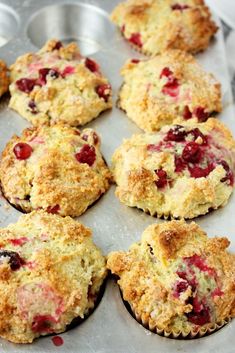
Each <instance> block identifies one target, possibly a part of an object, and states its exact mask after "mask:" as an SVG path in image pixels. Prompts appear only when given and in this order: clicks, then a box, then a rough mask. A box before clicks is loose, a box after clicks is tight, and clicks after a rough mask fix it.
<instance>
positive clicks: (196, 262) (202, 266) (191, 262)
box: [184, 254, 216, 277]
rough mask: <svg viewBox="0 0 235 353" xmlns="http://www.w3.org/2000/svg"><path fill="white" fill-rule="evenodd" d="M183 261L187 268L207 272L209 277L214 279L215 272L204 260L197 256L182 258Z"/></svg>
mask: <svg viewBox="0 0 235 353" xmlns="http://www.w3.org/2000/svg"><path fill="white" fill-rule="evenodd" d="M184 261H185V262H186V264H187V265H188V266H195V267H197V268H198V269H199V270H200V271H202V272H207V273H208V274H209V275H210V276H214V277H216V272H215V270H214V269H213V268H212V267H209V266H208V265H207V264H206V262H205V260H204V259H203V258H202V257H201V256H200V255H197V254H194V255H193V256H189V257H184Z"/></svg>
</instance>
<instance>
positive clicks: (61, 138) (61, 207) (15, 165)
mask: <svg viewBox="0 0 235 353" xmlns="http://www.w3.org/2000/svg"><path fill="white" fill-rule="evenodd" d="M22 143H23V144H26V145H27V146H29V148H31V154H30V156H29V157H28V158H27V159H25V160H20V159H18V158H17V156H16V154H15V152H14V150H15V146H19V144H22ZM81 153H84V157H83V159H77V156H81ZM87 153H88V154H87ZM90 153H91V156H90V157H89V154H90ZM89 158H92V159H89ZM111 179H112V177H111V173H110V171H109V169H108V167H107V165H106V164H105V162H104V160H103V158H102V155H101V153H100V138H99V136H98V135H97V134H96V133H95V131H93V130H92V129H84V130H83V132H82V133H80V131H79V130H78V129H76V128H72V127H69V126H64V125H62V124H61V125H60V124H58V125H54V126H51V127H49V126H41V127H33V128H27V129H25V130H24V131H23V133H22V135H21V137H18V136H16V135H14V136H13V137H12V138H11V140H10V141H9V142H8V144H7V145H6V147H5V149H4V151H3V153H2V159H1V162H0V180H1V185H2V190H3V193H4V195H5V197H6V198H7V199H8V200H9V202H10V203H11V204H13V205H15V206H16V207H17V208H20V209H22V210H23V211H25V212H30V211H31V210H33V209H41V208H42V209H44V210H47V211H48V212H52V213H59V214H60V215H62V216H66V215H70V216H79V215H81V214H82V213H83V212H85V211H86V209H87V208H88V207H89V206H90V205H91V204H92V203H93V202H95V201H96V200H97V199H99V197H100V196H101V195H102V194H103V193H104V192H105V191H107V189H108V188H109V185H110V182H111Z"/></svg>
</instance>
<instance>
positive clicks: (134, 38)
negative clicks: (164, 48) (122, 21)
mask: <svg viewBox="0 0 235 353" xmlns="http://www.w3.org/2000/svg"><path fill="white" fill-rule="evenodd" d="M128 40H129V42H131V43H132V44H134V45H136V46H137V47H139V48H141V47H142V46H143V43H142V40H141V35H140V33H132V35H131V36H130V38H129V39H128Z"/></svg>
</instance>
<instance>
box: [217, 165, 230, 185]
mask: <svg viewBox="0 0 235 353" xmlns="http://www.w3.org/2000/svg"><path fill="white" fill-rule="evenodd" d="M219 164H221V165H222V167H223V168H224V170H225V171H226V175H225V177H224V178H222V179H221V182H222V183H224V182H227V181H228V184H229V185H230V186H233V184H234V175H233V172H232V171H231V169H230V167H229V165H228V163H227V162H226V161H221V162H219Z"/></svg>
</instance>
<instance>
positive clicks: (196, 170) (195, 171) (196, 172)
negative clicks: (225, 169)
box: [189, 163, 215, 179]
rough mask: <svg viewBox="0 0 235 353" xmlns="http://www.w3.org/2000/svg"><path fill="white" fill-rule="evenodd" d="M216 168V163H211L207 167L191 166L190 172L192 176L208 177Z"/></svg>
mask: <svg viewBox="0 0 235 353" xmlns="http://www.w3.org/2000/svg"><path fill="white" fill-rule="evenodd" d="M214 169H215V167H214V164H213V163H209V164H208V165H207V167H205V168H201V167H199V166H193V167H189V172H190V175H191V177H192V178H196V179H197V178H203V177H204V178H206V177H207V176H208V175H209V174H210V173H211V172H212V170H214Z"/></svg>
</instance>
